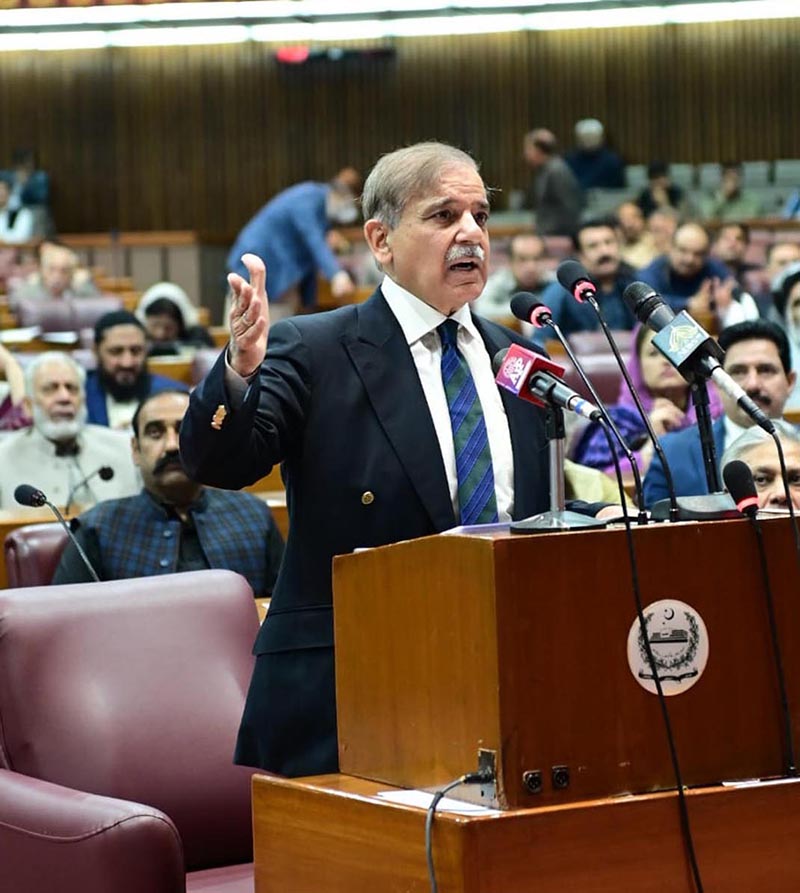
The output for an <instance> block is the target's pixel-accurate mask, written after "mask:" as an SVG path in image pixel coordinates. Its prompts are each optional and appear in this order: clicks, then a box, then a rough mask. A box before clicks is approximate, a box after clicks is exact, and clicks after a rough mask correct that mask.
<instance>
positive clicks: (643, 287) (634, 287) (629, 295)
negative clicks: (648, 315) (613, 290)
mask: <svg viewBox="0 0 800 893" xmlns="http://www.w3.org/2000/svg"><path fill="white" fill-rule="evenodd" d="M653 295H655V290H654V289H653V288H652V286H650V285H648V284H647V283H646V282H631V284H630V285H629V286H628V287H627V288H626V289H625V291H624V292H623V293H622V300H623V301H625V303H626V304H627V305H628V307H630V308H631V310H632V311H633V314H634V316H636V317H638V318H639V319H641V318H642V317H641V316H639V308H640V307H641V306H642V305H643V304H644V302H645V301H646V300H647V299H648V298H650V297H652V296H653Z"/></svg>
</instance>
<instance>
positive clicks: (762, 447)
mask: <svg viewBox="0 0 800 893" xmlns="http://www.w3.org/2000/svg"><path fill="white" fill-rule="evenodd" d="M774 425H775V428H776V430H777V434H778V440H780V442H781V449H782V450H783V458H784V461H785V463H786V477H787V479H788V481H789V495H790V496H791V499H792V505H793V506H794V507H795V508H796V509H800V433H798V431H797V429H796V428H794V427H792V426H791V425H790V424H789V423H788V422H785V421H782V420H781V419H775V420H774ZM736 459H739V460H740V461H742V462H744V464H745V465H747V467H748V468H749V469H750V471H751V472H752V473H753V481H754V483H755V485H756V493H757V495H758V507H759V508H760V509H764V508H786V492H785V490H784V488H783V478H782V477H781V466H780V461H779V459H778V449H777V447H776V446H775V441H774V440H773V439H772V437H771V436H770V435H769V434H767V432H766V431H764V430H763V429H762V428H759V427H757V426H754V427H752V428H748V429H747V430H746V431H745V432H744V434H742V435H740V436H739V437H737V438H736V440H734V442H733V443H732V444H731V445H730V446H729V447H728V449H727V450H725V452H724V453H723V454H722V461H721V462H720V465H721V466H722V468H725V466H726V465H727V464H728V463H729V462H733V461H734V460H736Z"/></svg>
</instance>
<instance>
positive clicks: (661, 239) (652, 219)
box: [647, 208, 680, 260]
mask: <svg viewBox="0 0 800 893" xmlns="http://www.w3.org/2000/svg"><path fill="white" fill-rule="evenodd" d="M679 222H680V214H679V213H678V212H677V211H676V210H675V208H659V209H658V210H656V211H653V213H652V214H651V215H650V216H649V217H648V218H647V231H648V232H649V233H650V235H651V236H652V237H653V248H654V249H655V257H653V260H655V258H656V257H658V256H659V255H661V254H666V253H667V252H668V251H669V249H670V246H671V245H672V238H673V236H674V235H675V230H676V229H677V228H678V223H679Z"/></svg>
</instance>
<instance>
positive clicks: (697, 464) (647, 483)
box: [642, 416, 725, 508]
mask: <svg viewBox="0 0 800 893" xmlns="http://www.w3.org/2000/svg"><path fill="white" fill-rule="evenodd" d="M712 428H713V432H714V446H715V448H716V451H717V462H719V460H720V459H721V458H722V453H723V452H724V450H725V416H721V417H720V418H718V419H717V420H716V422H714V424H713V426H712ZM661 445H662V447H663V448H664V456H665V457H666V460H667V465H669V468H670V471H671V472H672V478H673V483H674V484H675V490H676V491H677V495H678V496H703V495H704V494H706V493H708V483H707V482H706V468H705V464H704V463H703V449H702V447H701V446H700V431H699V429H698V427H697V425H692V426H691V427H690V428H684V429H683V430H682V431H674V432H672V433H671V434H665V435H664V436H663V437H662V438H661ZM642 489H643V490H644V504H645V506H646V507H647V508H650V507H651V506H652V505H653V503H654V502H658V500H659V499H667V498H668V497H669V489H668V488H667V478H666V476H665V474H664V466H663V465H662V464H661V460H660V459H659V458H658V456H657V455H653V461H652V462H651V463H650V467H649V468H648V469H647V474H646V475H645V476H644V482H643V485H642Z"/></svg>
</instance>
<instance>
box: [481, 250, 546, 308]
mask: <svg viewBox="0 0 800 893" xmlns="http://www.w3.org/2000/svg"><path fill="white" fill-rule="evenodd" d="M509 251H510V255H511V258H510V263H509V265H508V266H507V267H503V269H501V270H497V271H496V272H494V273H492V275H491V276H490V277H489V278H488V279H487V280H486V285H485V286H484V289H483V291H482V292H481V294H480V295H479V296H478V297H477V298H476V299H475V300H474V301H473V302H472V309H473V310H474V311H475V313H478V314H480V315H481V316H485V317H486V318H487V319H503V318H505V317H508V316H511V306H510V304H511V299H512V298H513V297H514V295H515V294H516V293H517V292H520V291H526V292H530V293H531V294H533V295H536V296H537V297H538V295H539V292H540V291H541V290H542V289H543V288H544V287H545V286H546V285H547V284H548V283H550V282H552V281H553V275H552V273H550V272H549V271H548V270H546V269H545V268H544V265H543V263H542V261H543V260H544V258H545V255H546V253H547V252H546V249H545V245H544V241H543V240H542V239H541V238H540V237H539V236H536V235H534V234H533V233H520V234H519V235H516V236H514V237H513V238H512V239H511V244H510V245H509Z"/></svg>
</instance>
